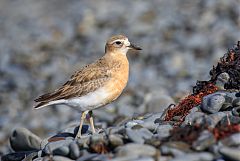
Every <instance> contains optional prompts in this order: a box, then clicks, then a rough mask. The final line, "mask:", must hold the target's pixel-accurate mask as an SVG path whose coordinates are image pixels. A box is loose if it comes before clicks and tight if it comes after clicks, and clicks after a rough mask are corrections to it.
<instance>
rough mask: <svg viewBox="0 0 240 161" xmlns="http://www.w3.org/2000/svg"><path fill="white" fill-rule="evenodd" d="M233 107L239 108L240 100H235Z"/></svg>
mask: <svg viewBox="0 0 240 161" xmlns="http://www.w3.org/2000/svg"><path fill="white" fill-rule="evenodd" d="M232 105H233V107H238V106H240V98H239V97H238V98H236V99H234V100H233V103H232Z"/></svg>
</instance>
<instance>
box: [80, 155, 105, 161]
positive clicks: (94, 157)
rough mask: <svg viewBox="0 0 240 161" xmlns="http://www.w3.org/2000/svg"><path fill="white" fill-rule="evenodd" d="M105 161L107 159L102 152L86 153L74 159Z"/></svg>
mask: <svg viewBox="0 0 240 161" xmlns="http://www.w3.org/2000/svg"><path fill="white" fill-rule="evenodd" d="M90 160H91V161H107V160H109V159H108V157H107V156H106V155H103V154H88V155H84V156H81V157H80V158H78V159H77V160H76V161H90Z"/></svg>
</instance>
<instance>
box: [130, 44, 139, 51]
mask: <svg viewBox="0 0 240 161" xmlns="http://www.w3.org/2000/svg"><path fill="white" fill-rule="evenodd" d="M128 47H129V48H130V49H133V50H142V48H140V47H139V46H135V45H133V44H132V43H131V44H130V45H129V46H128Z"/></svg>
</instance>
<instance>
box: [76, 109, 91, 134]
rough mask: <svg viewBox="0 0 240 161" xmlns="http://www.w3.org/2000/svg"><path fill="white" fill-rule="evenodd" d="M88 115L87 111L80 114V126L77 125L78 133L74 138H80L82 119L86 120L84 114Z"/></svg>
mask: <svg viewBox="0 0 240 161" xmlns="http://www.w3.org/2000/svg"><path fill="white" fill-rule="evenodd" d="M87 113H88V111H84V112H82V115H81V120H80V125H79V129H78V133H77V135H76V138H81V135H82V126H83V122H84V119H85V118H86V114H87Z"/></svg>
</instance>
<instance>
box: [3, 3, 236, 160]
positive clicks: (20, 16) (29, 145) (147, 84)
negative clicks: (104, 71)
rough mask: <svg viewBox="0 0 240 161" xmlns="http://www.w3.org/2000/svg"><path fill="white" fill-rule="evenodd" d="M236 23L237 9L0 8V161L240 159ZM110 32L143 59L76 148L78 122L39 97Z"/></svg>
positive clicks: (88, 58)
mask: <svg viewBox="0 0 240 161" xmlns="http://www.w3.org/2000/svg"><path fill="white" fill-rule="evenodd" d="M239 15H240V5H239V1H238V0H229V1H224V0H208V1H206V0H201V1H190V0H181V1H167V0H162V1H160V0H152V1H144V0H139V1H127V0H123V1H107V0H104V1H98V2H96V1H93V0H88V1H87V0H86V1H85V0H83V1H77V0H72V1H66V0H58V1H57V0H52V1H47V0H42V1H28V0H16V1H9V0H2V1H0V24H1V25H0V157H1V159H2V160H3V161H7V160H12V161H17V160H23V159H25V160H34V161H40V160H56V161H64V160H66V161H68V160H77V161H87V160H93V161H105V160H113V161H182V160H184V161H186V160H188V161H212V160H214V161H228V160H233V161H239V160H240V153H239V151H240V93H239V89H240V82H238V80H239V79H238V78H239V76H240V75H239V74H240V69H239V68H238V65H239V64H238V63H240V59H239V60H238V56H239V55H240V52H239V48H238V46H237V43H238V41H239V40H240V18H239ZM115 34H124V35H127V37H128V38H129V39H130V41H132V42H134V43H136V44H137V45H139V46H141V48H143V50H142V51H141V52H140V53H133V52H132V53H129V54H128V58H129V63H130V75H129V82H128V85H127V87H126V89H125V90H124V91H123V93H122V95H121V96H120V97H119V98H118V99H117V100H116V101H114V102H113V103H111V104H109V105H107V106H106V107H103V108H100V109H97V110H94V111H93V115H94V118H95V120H94V121H95V125H96V128H97V133H96V134H92V133H91V129H90V127H89V123H88V122H85V124H84V127H83V133H82V135H83V138H81V139H78V140H75V139H74V137H75V135H76V132H77V130H78V125H79V120H80V113H77V112H76V111H74V110H73V109H71V108H68V107H66V106H64V105H57V106H51V107H46V108H43V109H39V110H34V109H33V105H34V101H33V100H34V99H35V98H36V97H37V96H39V95H41V94H43V93H46V92H50V91H52V90H54V89H56V88H57V87H60V86H61V85H62V84H63V83H64V82H65V81H66V80H67V79H68V78H69V77H70V76H71V75H72V74H73V73H74V72H75V71H77V70H78V69H80V68H81V67H83V66H85V65H86V64H89V63H91V62H93V61H94V60H96V59H98V58H100V57H101V56H102V55H103V54H104V45H105V42H106V39H107V38H108V37H109V36H111V35H115ZM239 57H240V56H239ZM220 58H221V59H220ZM221 60H224V61H223V62H222V61H221ZM213 66H214V67H213Z"/></svg>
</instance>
